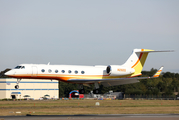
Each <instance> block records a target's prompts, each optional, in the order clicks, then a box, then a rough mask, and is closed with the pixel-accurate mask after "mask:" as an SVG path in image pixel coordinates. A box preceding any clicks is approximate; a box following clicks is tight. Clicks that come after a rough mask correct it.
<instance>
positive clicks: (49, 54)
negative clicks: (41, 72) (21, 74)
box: [0, 0, 179, 73]
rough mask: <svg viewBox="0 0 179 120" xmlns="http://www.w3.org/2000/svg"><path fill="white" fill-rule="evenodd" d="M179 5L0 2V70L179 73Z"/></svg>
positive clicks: (154, 1) (162, 0)
mask: <svg viewBox="0 0 179 120" xmlns="http://www.w3.org/2000/svg"><path fill="white" fill-rule="evenodd" d="M178 6H179V1H178V0H145V1H144V0H135V1H134V0H0V71H3V70H5V69H6V68H14V67H15V66H17V65H18V64H22V63H28V64H31V63H33V64H47V63H48V62H50V64H66V65H106V66H107V65H121V64H123V63H124V62H125V61H126V60H127V59H128V58H129V56H130V55H131V53H132V50H133V49H135V48H138V49H141V48H144V49H153V50H175V52H167V53H150V54H149V55H148V58H147V60H146V63H145V65H144V68H143V70H150V69H151V68H155V69H158V68H160V67H161V66H164V70H163V71H164V72H167V71H169V72H175V73H179V64H178V62H179V53H178V51H179V7H178Z"/></svg>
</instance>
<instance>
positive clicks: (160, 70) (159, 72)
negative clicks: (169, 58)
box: [152, 66, 163, 78]
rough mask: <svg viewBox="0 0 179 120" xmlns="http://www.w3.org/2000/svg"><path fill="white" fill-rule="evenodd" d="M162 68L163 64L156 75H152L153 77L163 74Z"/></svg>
mask: <svg viewBox="0 0 179 120" xmlns="http://www.w3.org/2000/svg"><path fill="white" fill-rule="evenodd" d="M162 70H163V66H162V67H161V68H160V69H159V70H158V71H157V72H156V73H155V75H153V76H152V78H156V77H159V75H160V74H161V72H162Z"/></svg>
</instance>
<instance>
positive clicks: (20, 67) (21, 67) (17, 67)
mask: <svg viewBox="0 0 179 120" xmlns="http://www.w3.org/2000/svg"><path fill="white" fill-rule="evenodd" d="M15 69H25V66H16V67H15Z"/></svg>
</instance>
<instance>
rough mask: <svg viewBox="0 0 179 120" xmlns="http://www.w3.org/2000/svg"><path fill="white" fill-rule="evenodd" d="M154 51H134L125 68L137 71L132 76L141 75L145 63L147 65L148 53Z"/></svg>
mask: <svg viewBox="0 0 179 120" xmlns="http://www.w3.org/2000/svg"><path fill="white" fill-rule="evenodd" d="M152 51H154V50H149V49H134V50H133V52H132V55H131V56H130V57H129V59H128V60H127V61H126V62H125V63H124V64H123V66H125V67H130V68H134V69H135V72H134V73H133V74H132V76H139V75H141V71H142V69H143V66H144V63H145V61H146V58H147V56H148V53H149V52H152Z"/></svg>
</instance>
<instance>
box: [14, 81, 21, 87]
mask: <svg viewBox="0 0 179 120" xmlns="http://www.w3.org/2000/svg"><path fill="white" fill-rule="evenodd" d="M20 81H21V79H17V82H16V83H17V85H16V86H15V89H19V85H18V84H19V83H20Z"/></svg>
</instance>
